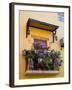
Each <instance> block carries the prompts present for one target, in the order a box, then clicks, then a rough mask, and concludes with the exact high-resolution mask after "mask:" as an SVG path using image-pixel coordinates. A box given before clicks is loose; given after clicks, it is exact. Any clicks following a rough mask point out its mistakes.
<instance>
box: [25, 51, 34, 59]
mask: <svg viewBox="0 0 72 90" xmlns="http://www.w3.org/2000/svg"><path fill="white" fill-rule="evenodd" d="M26 57H27V58H29V59H32V60H33V59H34V58H35V54H34V52H32V51H28V53H27V55H26Z"/></svg>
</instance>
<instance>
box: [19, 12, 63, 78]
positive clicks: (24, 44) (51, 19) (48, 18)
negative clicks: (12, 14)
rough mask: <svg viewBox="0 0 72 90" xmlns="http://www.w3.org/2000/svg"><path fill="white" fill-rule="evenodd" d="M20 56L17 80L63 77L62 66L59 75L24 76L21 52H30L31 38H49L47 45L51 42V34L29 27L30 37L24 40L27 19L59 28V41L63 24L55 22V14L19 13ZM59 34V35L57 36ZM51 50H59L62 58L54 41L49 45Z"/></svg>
mask: <svg viewBox="0 0 72 90" xmlns="http://www.w3.org/2000/svg"><path fill="white" fill-rule="evenodd" d="M19 15H20V17H19V18H20V52H19V53H20V54H19V57H20V59H19V79H31V78H46V77H47V78H50V77H63V76H64V66H63V65H62V66H61V67H60V73H59V74H47V75H44V74H42V75H29V76H28V75H25V65H26V64H25V63H26V62H25V61H26V60H25V57H24V56H22V50H24V49H27V50H30V49H31V47H32V43H33V38H34V37H33V36H35V37H38V38H39V37H40V38H41V37H42V38H43V37H44V38H46V39H47V38H49V41H48V40H47V44H49V42H52V33H51V32H48V31H43V30H40V29H36V28H32V27H30V28H29V29H30V31H31V32H30V35H29V36H28V38H26V23H27V20H28V18H33V19H37V20H40V21H45V22H48V23H53V24H56V25H58V26H60V28H59V29H58V32H57V34H58V37H59V39H60V38H62V37H63V30H61V31H60V29H62V28H61V27H63V23H60V22H59V21H58V20H57V13H51V12H37V11H36V12H33V11H20V14H19ZM59 32H60V34H61V35H59ZM50 45H51V48H54V49H56V50H60V51H61V52H62V56H63V54H64V50H63V49H62V50H61V48H60V44H59V41H56V42H55V43H51V44H50Z"/></svg>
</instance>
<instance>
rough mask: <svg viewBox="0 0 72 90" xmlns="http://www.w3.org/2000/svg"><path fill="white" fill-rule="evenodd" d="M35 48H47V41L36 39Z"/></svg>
mask: <svg viewBox="0 0 72 90" xmlns="http://www.w3.org/2000/svg"><path fill="white" fill-rule="evenodd" d="M34 48H35V49H44V48H47V41H46V40H40V39H34Z"/></svg>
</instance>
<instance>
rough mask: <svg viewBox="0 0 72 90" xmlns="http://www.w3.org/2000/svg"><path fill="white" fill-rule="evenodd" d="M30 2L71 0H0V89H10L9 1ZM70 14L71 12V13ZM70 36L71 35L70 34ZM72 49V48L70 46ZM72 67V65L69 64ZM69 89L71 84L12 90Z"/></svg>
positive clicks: (71, 87)
mask: <svg viewBox="0 0 72 90" xmlns="http://www.w3.org/2000/svg"><path fill="white" fill-rule="evenodd" d="M13 1H14V2H15V1H16V2H28V3H29V2H30V3H43V4H44V3H45V4H62V5H63V4H65V5H66V4H68V5H69V4H70V5H71V3H72V0H0V90H9V89H10V90H11V89H12V88H10V87H8V81H9V79H8V78H9V74H8V73H9V2H13ZM71 15H72V13H71ZM71 37H72V36H71ZM71 50H72V48H71ZM71 68H72V65H71ZM16 89H19V90H21V89H22V90H24V89H25V90H34V89H35V90H37V89H39V90H41V89H42V90H43V89H49V90H58V89H59V90H61V89H64V90H71V89H72V85H57V86H44V87H26V88H14V90H16Z"/></svg>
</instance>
